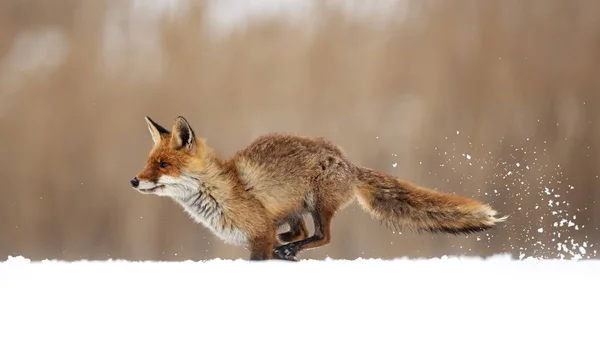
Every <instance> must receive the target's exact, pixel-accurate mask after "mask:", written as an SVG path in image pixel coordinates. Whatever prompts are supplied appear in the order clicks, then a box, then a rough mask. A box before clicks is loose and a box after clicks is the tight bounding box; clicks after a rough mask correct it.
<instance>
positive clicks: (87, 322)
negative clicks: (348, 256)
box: [0, 256, 600, 337]
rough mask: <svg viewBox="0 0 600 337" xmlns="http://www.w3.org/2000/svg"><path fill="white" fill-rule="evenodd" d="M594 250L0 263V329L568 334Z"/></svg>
mask: <svg viewBox="0 0 600 337" xmlns="http://www.w3.org/2000/svg"><path fill="white" fill-rule="evenodd" d="M599 284H600V261H598V260H581V261H568V260H523V261H515V260H511V259H510V258H508V257H505V256H499V257H494V258H490V259H485V260H484V259H477V258H448V259H431V260H395V261H383V260H354V261H343V260H325V261H300V262H298V263H287V262H283V261H268V262H260V263H249V262H248V261H244V260H235V261H231V260H209V261H200V262H192V261H186V262H127V261H77V262H61V261H41V262H32V261H29V260H27V259H25V258H22V257H13V258H10V259H9V260H7V261H6V262H3V263H0V335H1V336H11V337H16V336H41V335H44V336H145V337H147V336H234V335H240V334H244V335H249V336H252V335H254V334H256V335H257V336H286V337H287V336H335V335H341V336H348V333H350V334H354V335H356V336H395V335H400V334H404V335H409V336H438V335H441V334H443V335H444V336H448V335H450V336H454V335H457V336H575V335H576V334H578V333H587V335H593V334H590V333H591V332H594V331H596V330H597V328H596V327H595V324H593V323H595V322H594V320H595V319H596V316H597V308H598V307H597V304H598V301H599V300H600V292H599V291H598V288H599V287H598V285H599Z"/></svg>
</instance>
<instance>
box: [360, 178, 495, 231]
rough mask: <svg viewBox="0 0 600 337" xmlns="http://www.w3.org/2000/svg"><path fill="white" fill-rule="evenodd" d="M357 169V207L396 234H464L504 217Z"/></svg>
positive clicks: (456, 198) (449, 196) (451, 196)
mask: <svg viewBox="0 0 600 337" xmlns="http://www.w3.org/2000/svg"><path fill="white" fill-rule="evenodd" d="M358 170H359V171H358V183H357V185H356V196H357V198H358V201H359V202H360V204H361V206H362V207H363V208H364V209H365V210H366V211H367V212H369V213H370V214H371V215H372V216H373V217H374V218H375V219H377V220H379V221H381V222H383V223H385V224H386V225H388V226H389V227H391V228H393V229H395V230H398V231H400V230H402V229H404V228H407V229H412V230H415V231H417V232H423V231H427V232H433V233H452V234H467V233H473V232H479V231H483V230H486V229H489V228H491V227H493V226H494V225H495V224H496V223H498V222H503V221H504V220H506V218H507V217H506V216H505V217H502V218H497V217H496V214H497V212H496V211H495V210H493V209H492V208H491V207H490V206H489V205H485V204H482V203H480V202H479V201H477V200H473V199H469V198H466V197H462V196H458V195H454V194H447V193H441V192H438V191H434V190H430V189H426V188H422V187H419V186H416V185H414V184H411V183H409V182H407V181H403V180H401V179H398V178H395V177H392V176H390V175H387V174H384V173H381V172H377V171H375V170H372V169H369V168H363V167H360V168H358Z"/></svg>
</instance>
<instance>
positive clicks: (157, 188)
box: [138, 185, 165, 193]
mask: <svg viewBox="0 0 600 337" xmlns="http://www.w3.org/2000/svg"><path fill="white" fill-rule="evenodd" d="M164 187H165V185H156V186H154V187H150V188H138V191H140V192H141V193H152V192H154V191H157V190H159V189H162V188H164Z"/></svg>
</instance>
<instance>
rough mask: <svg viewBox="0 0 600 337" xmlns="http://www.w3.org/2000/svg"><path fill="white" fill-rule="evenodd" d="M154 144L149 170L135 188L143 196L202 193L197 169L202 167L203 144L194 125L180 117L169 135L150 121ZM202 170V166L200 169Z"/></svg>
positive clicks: (138, 178)
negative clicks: (195, 132)
mask: <svg viewBox="0 0 600 337" xmlns="http://www.w3.org/2000/svg"><path fill="white" fill-rule="evenodd" d="M146 123H147V124H148V130H149V131H150V135H151V136H152V140H153V141H154V147H153V148H152V150H151V152H150V155H149V156H148V159H147V161H146V166H145V167H144V168H143V169H142V171H140V172H139V173H138V174H137V175H136V176H135V177H134V178H133V179H132V180H131V186H132V187H133V188H134V189H135V190H137V191H138V192H140V193H143V194H156V195H160V196H169V197H182V198H183V197H185V196H186V195H191V194H193V193H195V192H197V190H198V186H199V180H198V178H197V177H196V176H194V173H193V172H194V169H193V168H197V167H198V166H199V164H200V163H199V161H200V156H199V153H201V152H202V147H203V143H202V142H201V141H199V140H197V139H196V136H195V134H194V131H193V130H192V128H191V126H190V124H189V123H188V122H187V120H186V119H185V118H183V117H181V116H180V117H177V118H176V119H175V123H174V125H173V129H172V131H168V130H167V129H165V128H163V127H162V126H160V125H158V124H157V123H155V122H154V121H153V120H152V119H150V117H146ZM200 166H201V165H200Z"/></svg>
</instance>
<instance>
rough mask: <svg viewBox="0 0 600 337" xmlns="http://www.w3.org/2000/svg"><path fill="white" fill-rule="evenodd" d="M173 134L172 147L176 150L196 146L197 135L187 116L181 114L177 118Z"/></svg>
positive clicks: (189, 148) (190, 148)
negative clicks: (186, 118)
mask: <svg viewBox="0 0 600 337" xmlns="http://www.w3.org/2000/svg"><path fill="white" fill-rule="evenodd" d="M172 134H173V135H172V136H171V147H172V148H173V149H176V150H180V149H186V150H192V149H193V148H194V147H195V146H196V135H195V134H194V130H192V127H191V126H190V123H188V121H187V120H185V118H183V117H181V116H179V117H177V118H176V119H175V125H174V126H173V132H172Z"/></svg>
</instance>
